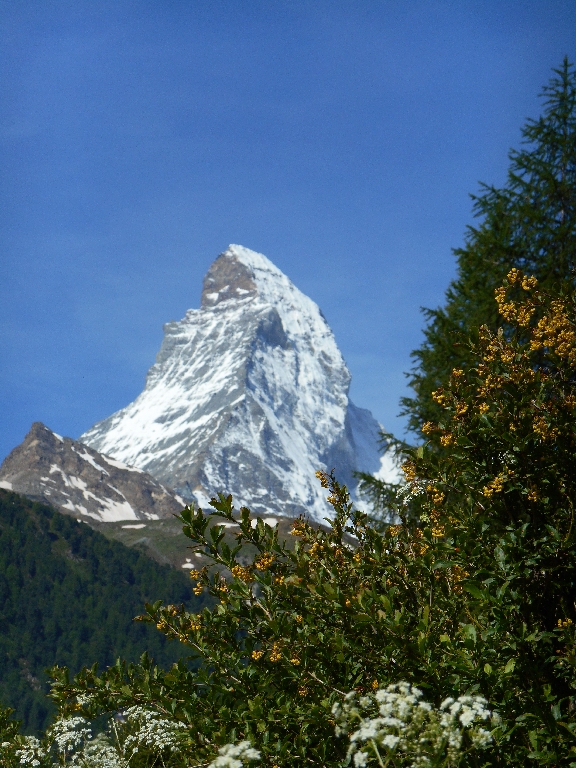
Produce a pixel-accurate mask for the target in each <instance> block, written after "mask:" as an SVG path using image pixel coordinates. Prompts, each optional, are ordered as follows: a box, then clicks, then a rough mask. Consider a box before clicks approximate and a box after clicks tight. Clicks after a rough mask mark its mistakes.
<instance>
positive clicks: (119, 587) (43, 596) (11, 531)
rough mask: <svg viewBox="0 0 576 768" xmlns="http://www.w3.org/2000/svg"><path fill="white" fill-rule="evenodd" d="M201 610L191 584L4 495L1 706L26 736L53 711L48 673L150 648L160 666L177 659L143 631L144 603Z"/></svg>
mask: <svg viewBox="0 0 576 768" xmlns="http://www.w3.org/2000/svg"><path fill="white" fill-rule="evenodd" d="M159 599H162V600H164V601H165V602H169V603H181V602H185V603H186V604H187V605H189V606H191V607H192V608H194V607H196V608H197V607H199V602H200V600H199V598H196V597H194V596H193V594H192V590H191V588H190V585H189V579H187V577H186V576H185V575H184V574H182V573H179V572H178V571H175V570H174V569H171V568H169V567H168V566H161V565H159V564H158V563H156V562H154V561H152V560H150V559H149V558H148V557H147V556H146V555H145V554H143V553H140V552H138V551H137V550H134V549H128V548H127V547H125V546H124V545H122V544H120V543H118V542H115V541H110V540H108V539H107V538H105V537H104V536H103V535H102V534H100V533H98V532H97V531H94V530H92V529H91V528H89V527H88V526H87V525H85V524H83V523H78V522H76V520H75V519H74V518H71V517H69V516H65V515H62V514H60V513H59V512H56V511H55V510H54V509H52V508H51V507H48V506H45V505H43V504H38V503H35V502H31V501H30V500H28V499H26V498H25V497H22V496H19V495H17V494H15V493H10V492H8V491H3V490H0V701H1V703H2V704H3V705H9V706H11V707H14V708H15V709H16V715H17V716H18V717H19V718H21V719H22V720H23V721H24V728H25V730H26V731H29V732H30V731H34V730H37V729H40V728H42V727H43V726H44V724H45V722H46V719H47V717H48V714H49V710H50V708H51V704H50V702H49V700H48V699H47V698H46V695H45V694H46V692H47V690H48V686H47V675H46V674H45V671H44V670H45V669H46V668H47V667H49V666H51V665H53V664H60V665H66V666H68V667H70V669H71V671H74V672H76V671H78V670H79V669H80V668H81V667H82V666H83V665H85V664H88V663H89V664H91V663H93V662H95V661H98V662H99V664H100V665H101V666H106V665H111V664H113V663H114V662H115V660H116V658H117V657H119V656H121V657H122V658H126V659H129V660H131V661H132V660H133V661H136V660H137V659H138V658H139V656H140V655H141V654H142V653H143V652H144V651H145V650H147V651H148V652H149V653H150V655H151V656H153V657H154V658H155V659H156V660H157V661H158V662H159V663H160V664H161V665H162V666H163V667H164V668H166V667H167V666H169V665H170V664H171V663H172V662H173V661H174V660H176V659H177V658H178V656H179V655H181V654H182V650H181V647H179V646H178V645H176V644H169V643H168V642H167V641H166V639H165V638H164V637H163V636H162V635H160V633H158V632H156V631H154V630H153V628H151V627H150V626H149V625H146V624H142V623H140V622H134V621H133V618H134V616H136V615H138V614H140V613H142V611H143V608H144V603H145V602H151V601H154V600H159Z"/></svg>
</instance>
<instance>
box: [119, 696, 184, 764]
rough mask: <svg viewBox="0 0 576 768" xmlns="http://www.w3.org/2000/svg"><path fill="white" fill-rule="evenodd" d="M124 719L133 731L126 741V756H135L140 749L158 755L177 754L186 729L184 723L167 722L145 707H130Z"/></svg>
mask: <svg viewBox="0 0 576 768" xmlns="http://www.w3.org/2000/svg"><path fill="white" fill-rule="evenodd" d="M124 717H125V719H126V725H127V726H128V728H129V729H130V731H131V732H130V734H129V736H127V737H126V739H125V741H124V754H127V753H130V754H131V755H133V754H135V753H137V752H138V750H139V748H140V747H146V748H148V749H151V750H153V751H154V752H157V753H158V752H164V751H166V750H169V751H171V752H175V751H176V749H178V746H179V745H180V743H181V741H182V735H183V734H182V731H183V730H184V729H186V725H185V724H184V723H181V722H178V721H177V720H167V719H166V718H163V717H161V716H160V715H159V714H158V713H157V712H154V711H152V710H150V709H144V707H130V708H129V709H127V710H126V711H125V712H124Z"/></svg>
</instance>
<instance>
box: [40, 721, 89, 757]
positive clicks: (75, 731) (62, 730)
mask: <svg viewBox="0 0 576 768" xmlns="http://www.w3.org/2000/svg"><path fill="white" fill-rule="evenodd" d="M47 735H48V738H49V739H50V741H51V742H52V743H53V744H54V746H55V748H56V752H57V753H58V754H59V755H61V756H62V757H64V758H66V756H67V755H68V754H71V753H72V752H75V751H77V750H78V749H80V748H81V747H83V746H84V744H85V742H87V741H88V740H89V739H90V738H91V736H92V731H91V730H90V726H89V724H88V721H87V720H85V719H84V718H83V717H67V718H64V719H61V720H56V722H55V723H54V725H53V726H52V727H51V728H50V729H49V730H48V734H47Z"/></svg>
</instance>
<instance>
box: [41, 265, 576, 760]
mask: <svg viewBox="0 0 576 768" xmlns="http://www.w3.org/2000/svg"><path fill="white" fill-rule="evenodd" d="M496 298H497V305H498V307H499V311H500V312H501V314H502V316H503V317H504V319H505V321H506V326H507V329H508V330H507V331H506V332H504V331H499V332H497V333H492V332H490V331H489V330H488V329H486V328H485V329H481V332H480V335H479V341H478V342H477V343H476V345H475V346H474V347H473V350H472V352H473V356H474V365H473V366H472V367H471V368H470V369H468V370H463V369H455V370H454V371H453V372H452V376H451V378H450V381H449V383H448V384H447V386H446V387H445V388H444V389H441V390H438V391H436V392H435V395H434V397H435V400H436V402H437V403H438V404H439V405H440V406H441V407H442V409H443V413H444V417H443V419H442V420H440V421H439V422H437V423H427V424H425V425H424V429H423V431H424V433H425V435H426V437H427V442H426V443H425V444H424V445H421V446H419V447H418V448H416V449H407V448H406V449H405V451H406V459H405V462H404V465H403V469H404V473H405V476H406V483H405V484H404V485H403V486H401V487H397V488H391V489H389V491H390V494H391V496H390V498H392V500H393V505H394V506H393V510H394V513H395V514H396V515H397V517H398V520H397V521H396V523H395V524H393V525H388V526H385V527H384V530H380V529H379V526H375V525H373V524H372V523H371V521H370V519H369V517H368V516H367V515H366V514H364V513H362V512H359V511H357V510H356V509H354V508H353V506H352V504H351V503H350V499H349V495H348V493H347V491H346V488H345V487H341V486H340V485H339V484H338V482H337V481H336V479H335V478H334V477H333V476H332V475H328V474H325V473H322V472H320V473H318V476H319V479H320V482H321V483H322V485H323V487H325V488H326V490H327V492H328V501H329V503H330V504H331V505H332V507H333V509H334V517H333V519H332V520H331V521H330V524H329V529H328V530H317V529H315V528H314V527H312V526H311V525H310V524H309V523H308V522H307V521H306V520H304V519H298V520H295V521H294V527H293V531H292V534H293V536H294V538H295V541H296V544H295V546H294V547H291V546H287V545H286V543H284V542H281V541H279V539H278V532H277V529H276V528H275V527H274V528H272V527H270V526H268V525H266V524H265V523H264V522H263V521H262V520H257V521H256V523H255V527H253V523H254V520H253V519H252V518H251V515H250V511H249V510H248V509H246V508H242V509H241V510H240V513H239V516H238V515H237V514H236V512H235V510H234V508H233V506H232V499H231V497H225V496H224V495H220V496H219V498H218V499H217V500H216V499H214V500H213V501H212V511H210V512H205V511H203V510H201V509H197V508H195V507H193V506H190V507H187V508H186V509H185V510H184V511H183V512H182V522H183V524H184V533H185V534H186V536H188V537H189V538H190V539H191V540H192V546H193V547H194V548H199V549H202V551H204V552H206V553H208V554H209V555H210V557H211V558H212V561H213V563H214V566H215V567H214V568H211V569H204V570H202V571H200V572H193V573H192V574H191V575H192V577H193V579H194V581H195V588H194V591H195V592H196V594H197V595H198V594H201V593H209V595H211V596H212V598H213V599H215V600H216V601H217V605H216V607H215V608H214V609H212V610H209V609H205V610H204V611H202V612H201V613H191V612H189V611H187V610H186V608H185V606H178V605H162V604H160V603H156V604H154V605H150V606H147V611H146V614H145V616H144V617H142V618H143V619H144V620H146V621H149V622H153V623H154V624H155V625H156V627H157V628H158V629H159V631H161V632H162V633H163V634H164V635H165V636H166V637H168V638H172V639H173V640H174V641H175V642H180V643H183V644H184V645H185V646H187V647H188V648H189V649H190V652H191V655H193V656H194V657H195V658H200V659H201V660H202V661H203V663H202V665H201V667H200V668H199V669H197V670H193V669H191V668H190V667H189V666H188V665H187V664H186V663H185V662H184V661H180V662H179V663H177V664H175V665H174V666H173V667H172V668H171V669H170V670H168V671H162V670H160V669H158V668H156V667H154V665H153V664H152V663H151V662H150V661H149V660H148V659H147V658H146V657H144V658H143V659H142V661H141V663H140V664H139V665H126V664H124V663H122V662H118V664H117V665H116V666H115V667H112V668H110V669H108V670H105V671H104V672H103V673H101V674H100V673H99V672H98V670H97V669H96V668H92V669H85V670H83V672H82V673H80V674H79V675H78V676H76V678H75V679H73V680H70V679H69V678H68V674H67V671H66V670H65V669H58V668H56V669H54V670H53V674H54V677H55V683H54V685H53V690H52V696H53V698H54V699H55V700H56V702H57V703H58V705H59V708H60V716H61V717H63V718H67V717H75V716H79V715H82V716H83V717H85V718H87V719H92V718H95V717H97V716H100V715H102V714H106V713H108V714H112V713H119V712H120V713H121V712H125V711H127V710H129V708H131V707H134V706H139V707H144V708H145V709H146V710H147V711H150V712H153V713H155V714H156V717H161V718H166V719H167V720H169V721H172V722H173V723H175V724H176V723H180V724H183V725H184V726H186V727H185V728H182V729H181V733H182V741H181V742H180V743H179V744H180V746H179V749H178V750H175V751H170V750H167V751H165V753H163V754H162V755H160V756H158V755H156V756H155V754H153V753H151V752H150V751H148V752H146V749H145V748H144V747H145V745H142V747H143V749H142V751H141V752H139V753H138V755H136V756H135V757H134V759H133V760H132V761H131V762H130V765H133V766H134V768H138V767H139V766H140V765H141V766H144V765H154V764H156V762H158V761H159V760H160V759H161V760H162V764H163V765H165V766H174V768H176V767H177V766H182V767H183V766H189V765H194V764H196V765H206V764H208V763H209V762H210V760H213V759H215V758H216V755H217V753H218V750H219V749H223V748H224V745H226V744H234V743H238V742H246V741H248V742H250V743H251V744H252V745H253V746H252V748H254V749H257V751H258V752H259V753H260V754H261V760H262V765H264V766H282V767H283V766H291V765H292V766H296V765H297V766H303V765H316V766H336V765H342V764H343V763H344V762H345V761H346V759H347V754H348V745H347V744H346V743H345V740H344V739H337V738H335V737H334V729H335V726H336V724H337V721H338V725H339V727H340V728H341V727H342V718H343V714H342V713H347V714H346V715H345V718H344V719H346V718H348V720H349V719H350V718H352V717H353V716H357V717H360V716H361V717H362V718H364V719H366V717H368V718H371V715H370V711H371V710H370V708H371V707H373V706H376V704H380V703H382V702H379V699H378V696H382V695H384V694H382V693H381V691H383V690H384V691H386V690H387V691H388V693H391V692H393V690H394V689H392V688H388V686H390V685H392V684H395V683H397V682H398V681H404V682H403V685H404V686H407V688H406V689H405V690H406V691H409V690H410V691H412V693H413V692H414V688H411V686H417V687H418V689H419V690H421V691H422V692H423V695H424V696H425V698H426V700H427V701H428V702H430V705H431V710H430V712H435V713H436V714H435V715H432V714H430V716H429V717H428V718H424V719H423V720H422V723H421V725H422V733H424V735H425V734H426V733H428V734H431V733H432V731H431V730H430V729H432V730H433V729H434V728H438V727H440V724H441V722H442V720H441V717H442V716H441V714H438V713H442V712H444V713H445V714H447V713H449V712H453V714H454V712H455V713H456V715H457V714H458V713H457V711H456V710H457V707H456V709H454V711H452V709H450V707H452V704H455V703H456V702H457V701H459V702H460V705H461V706H464V702H467V703H468V704H467V705H470V708H472V705H471V702H478V701H479V698H478V697H481V698H482V699H483V700H485V701H487V702H489V703H490V708H491V709H493V710H495V711H497V712H498V713H499V717H500V720H499V722H498V723H492V725H491V726H490V730H489V733H487V734H486V736H485V738H486V740H487V739H488V738H491V739H493V748H492V749H490V750H488V751H486V752H478V751H476V750H475V751H468V747H470V746H473V745H474V744H475V742H474V737H472V734H471V741H468V742H466V739H467V738H468V737H466V738H464V736H462V738H464V741H463V742H462V749H461V750H460V751H459V752H458V753H454V754H452V755H451V754H449V752H448V745H449V743H450V740H449V739H448V741H446V743H445V744H444V746H443V747H442V749H444V751H443V752H442V751H441V750H440V751H439V752H438V754H434V753H433V749H432V747H431V749H432V752H431V753H430V754H429V755H428V756H427V759H429V762H428V763H425V762H423V763H422V764H423V765H424V764H430V765H454V764H456V763H457V762H458V761H460V764H462V765H470V766H479V765H494V766H496V765H498V766H502V765H510V766H513V765H517V766H524V765H526V764H527V763H528V760H530V761H531V763H532V764H534V765H550V766H569V765H573V766H574V765H576V739H575V729H576V719H575V699H574V667H575V664H576V634H575V625H574V621H575V619H576V608H575V605H574V600H575V598H576V583H575V579H576V551H575V539H576V525H575V519H574V518H575V511H576V510H575V506H574V502H575V500H576V487H575V484H576V476H575V474H574V471H573V467H574V454H575V449H576V445H575V433H574V424H575V420H574V408H575V407H576V393H575V392H574V387H575V384H576V382H575V378H574V363H575V362H576V324H575V316H576V315H575V311H574V309H575V301H574V296H573V295H568V294H567V295H556V296H549V295H548V294H546V293H545V292H543V291H539V290H538V287H537V284H536V281H535V280H533V279H531V278H528V277H526V276H524V275H522V274H521V273H520V272H518V271H516V270H513V271H511V272H510V274H509V275H508V278H507V281H506V283H505V284H504V285H503V286H502V288H500V289H498V290H497V292H496ZM440 449H442V450H440ZM226 522H234V523H236V524H237V525H238V534H237V543H236V545H235V546H234V547H230V546H228V544H227V543H226V541H225V540H224V530H225V528H224V526H223V525H220V524H219V523H226ZM215 523H216V524H215ZM247 548H248V551H252V552H254V551H255V552H256V554H255V556H253V557H252V558H251V559H250V560H247V559H246V553H247ZM349 692H353V693H354V695H353V697H352V698H351V697H348V698H347V694H348V693H349ZM377 692H378V693H377ZM418 697H419V694H418V696H417V697H416V698H418ZM461 697H465V698H464V699H463V698H461ZM446 700H448V701H449V702H451V703H450V704H446V703H444V705H443V704H442V702H446ZM351 702H358V703H359V705H358V706H359V708H358V707H357V712H356V714H354V713H353V710H352V708H351V707H352V703H351ZM474 706H476V705H474ZM478 706H479V705H478ZM447 707H448V709H447ZM361 709H362V710H363V709H366V713H367V714H362V713H360V710H361ZM458 711H459V710H458ZM478 712H480V709H478ZM477 714H478V713H477ZM447 716H448V715H447ZM434 718H436V720H434ZM372 719H373V718H372ZM424 721H426V722H424ZM410 722H411V723H413V722H416V721H415V720H411V721H410ZM453 724H454V723H453ZM461 725H463V723H462V722H461ZM175 727H176V726H175ZM346 727H348V726H346ZM350 727H352V726H351V725H350ZM406 727H408V726H406ZM410 727H412V726H410ZM416 730H418V728H417V729H416ZM378 733H380V736H381V739H382V741H381V743H382V744H384V745H386V744H385V742H384V741H383V739H384V738H385V737H386V736H393V735H396V736H398V737H399V738H400V737H401V733H400V731H397V732H394V733H392V732H391V731H387V732H386V733H384V732H383V730H382V728H380V730H379V731H378ZM478 733H479V732H478ZM380 736H379V738H380ZM426 738H428V736H426ZM430 738H431V736H430ZM360 741H361V740H360V737H358V739H357V740H356V742H355V743H356V745H357V747H358V746H359V744H360ZM375 743H376V744H377V743H378V742H375ZM388 744H391V740H390V739H388ZM430 744H432V745H433V744H436V745H437V746H438V744H440V742H432V741H430V742H429V745H430ZM476 746H480V744H479V742H478V741H477V742H476ZM435 748H436V747H434V749H435ZM359 753H363V754H365V755H366V759H368V758H369V757H376V756H375V753H374V754H373V753H370V751H369V750H368V751H366V749H364V747H362V748H360V749H358V748H355V749H354V750H352V752H351V753H350V754H349V755H348V756H349V757H351V756H352V755H356V754H359ZM226 754H227V753H225V752H222V753H221V757H225V756H226ZM400 757H402V759H404V757H406V760H409V759H410V756H409V754H408V753H404V752H402V754H400V753H399V752H398V753H397V754H395V755H394V754H392V755H388V756H387V757H386V759H387V760H388V759H389V764H390V765H403V764H404V763H402V762H400ZM230 759H236V758H233V756H232V757H231V758H230ZM354 759H355V760H356V761H357V763H356V764H358V765H361V764H362V760H363V759H364V758H363V757H354ZM358 761H360V762H358ZM434 761H436V762H434ZM442 761H444V762H442ZM446 761H448V762H446ZM450 761H452V762H450ZM158 764H160V763H158ZM380 764H381V765H383V764H386V763H383V762H382V761H381V762H380ZM412 764H416V763H412Z"/></svg>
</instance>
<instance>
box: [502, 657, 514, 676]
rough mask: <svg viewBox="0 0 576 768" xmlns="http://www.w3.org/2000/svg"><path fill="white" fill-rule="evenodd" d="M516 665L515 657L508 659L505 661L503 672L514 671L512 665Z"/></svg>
mask: <svg viewBox="0 0 576 768" xmlns="http://www.w3.org/2000/svg"><path fill="white" fill-rule="evenodd" d="M515 666H516V661H515V659H509V660H508V662H507V663H506V666H505V667H504V674H505V675H509V674H510V673H511V672H514V667H515Z"/></svg>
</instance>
